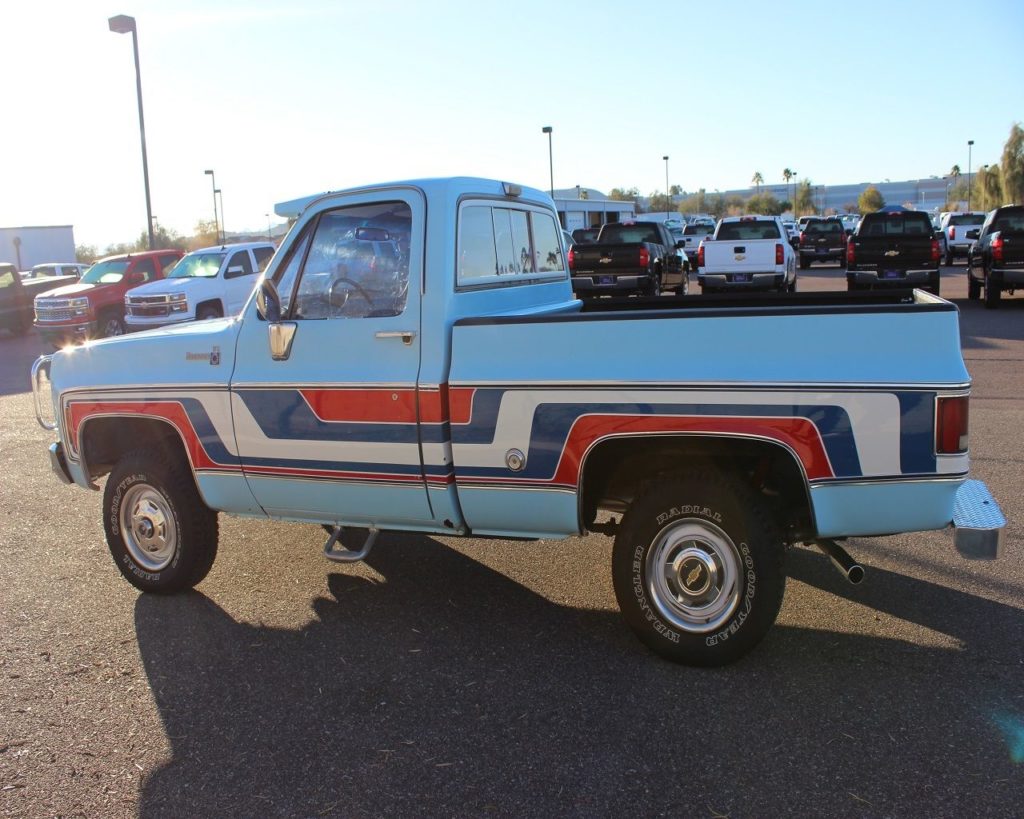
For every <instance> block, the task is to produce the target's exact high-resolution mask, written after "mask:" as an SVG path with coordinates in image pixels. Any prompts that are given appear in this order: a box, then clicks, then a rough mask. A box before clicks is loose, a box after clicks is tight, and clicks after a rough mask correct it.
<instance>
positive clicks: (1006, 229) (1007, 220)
mask: <svg viewBox="0 0 1024 819" xmlns="http://www.w3.org/2000/svg"><path fill="white" fill-rule="evenodd" d="M992 232H993V233H996V232H998V233H1001V234H1002V235H1003V236H1024V208H1004V209H1003V210H1001V211H1000V212H999V214H998V215H997V216H996V218H995V221H993V222H992Z"/></svg>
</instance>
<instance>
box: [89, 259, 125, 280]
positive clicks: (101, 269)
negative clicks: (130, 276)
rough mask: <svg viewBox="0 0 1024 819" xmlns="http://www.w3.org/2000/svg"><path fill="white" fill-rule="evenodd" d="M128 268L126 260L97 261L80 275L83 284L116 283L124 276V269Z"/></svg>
mask: <svg viewBox="0 0 1024 819" xmlns="http://www.w3.org/2000/svg"><path fill="white" fill-rule="evenodd" d="M127 269H128V260H127V259H122V260H121V261H114V260H113V259H112V260H110V261H108V262H97V263H96V264H94V265H93V266H92V267H90V268H89V271H88V272H87V273H86V274H85V275H84V276H82V281H83V282H84V283H85V284H117V283H118V282H119V281H121V279H122V278H124V271H125V270H127Z"/></svg>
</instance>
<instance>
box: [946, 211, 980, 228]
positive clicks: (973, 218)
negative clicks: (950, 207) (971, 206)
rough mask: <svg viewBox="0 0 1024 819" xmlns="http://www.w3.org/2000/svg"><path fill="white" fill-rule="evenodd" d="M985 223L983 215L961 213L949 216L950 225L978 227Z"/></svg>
mask: <svg viewBox="0 0 1024 819" xmlns="http://www.w3.org/2000/svg"><path fill="white" fill-rule="evenodd" d="M984 221H985V214H984V213H963V214H961V215H959V216H950V217H949V223H950V224H951V225H980V224H981V223H982V222H984Z"/></svg>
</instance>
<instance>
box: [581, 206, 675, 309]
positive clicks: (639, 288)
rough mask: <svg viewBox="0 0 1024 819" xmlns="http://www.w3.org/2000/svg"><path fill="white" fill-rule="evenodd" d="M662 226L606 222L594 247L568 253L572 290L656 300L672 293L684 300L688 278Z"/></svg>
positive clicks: (644, 223)
mask: <svg viewBox="0 0 1024 819" xmlns="http://www.w3.org/2000/svg"><path fill="white" fill-rule="evenodd" d="M682 246H683V243H682V242H676V241H675V240H674V239H673V237H672V234H671V232H669V230H668V228H666V227H665V225H663V224H662V223H660V222H609V223H608V224H606V225H602V226H601V232H600V233H599V234H598V236H597V241H596V242H594V243H593V244H585V245H576V246H574V247H573V248H572V250H571V251H570V252H569V270H570V271H571V272H572V289H573V292H575V293H576V295H577V296H601V295H606V294H607V295H628V294H630V293H639V294H640V295H642V296H657V295H658V294H659V293H661V291H662V290H663V289H674V290H675V291H676V293H678V294H679V295H681V296H685V295H686V294H687V293H688V292H689V286H690V277H689V275H688V273H687V271H686V265H685V264H684V261H683V260H684V258H685V257H684V256H683V254H682V251H681V250H680V248H681V247H682Z"/></svg>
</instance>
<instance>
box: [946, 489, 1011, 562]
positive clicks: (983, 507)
mask: <svg viewBox="0 0 1024 819" xmlns="http://www.w3.org/2000/svg"><path fill="white" fill-rule="evenodd" d="M953 529H954V543H955V545H956V550H957V551H958V552H959V553H960V555H961V556H962V557H966V558H968V559H969V560H995V559H996V558H998V557H1001V556H1002V553H1003V532H1004V531H1006V517H1005V516H1004V515H1003V511H1002V510H1001V509H1000V508H999V504H998V503H996V500H995V498H993V497H992V493H991V492H989V491H988V487H987V486H985V484H984V483H983V482H982V481H975V480H968V481H964V483H963V485H962V486H961V487H960V489H959V490H958V491H957V493H956V505H955V506H954V507H953Z"/></svg>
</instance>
